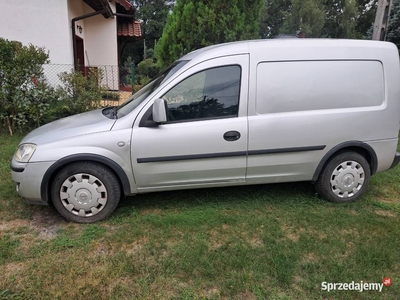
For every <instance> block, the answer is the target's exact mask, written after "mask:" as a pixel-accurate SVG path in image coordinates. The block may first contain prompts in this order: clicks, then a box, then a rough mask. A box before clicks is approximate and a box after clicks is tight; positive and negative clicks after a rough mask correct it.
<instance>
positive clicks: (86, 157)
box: [40, 153, 131, 202]
mask: <svg viewBox="0 0 400 300" xmlns="http://www.w3.org/2000/svg"><path fill="white" fill-rule="evenodd" d="M77 161H93V162H98V163H101V164H103V165H106V166H107V167H109V168H110V169H111V170H113V171H114V172H115V174H116V175H117V176H118V178H119V180H120V182H121V185H122V189H123V193H124V194H125V195H129V194H131V190H130V185H129V179H128V176H127V175H126V173H125V171H124V170H123V169H122V168H121V167H120V166H119V165H118V164H117V163H116V162H114V161H113V160H111V159H109V158H107V157H104V156H101V155H97V154H90V153H83V154H73V155H69V156H66V157H64V158H62V159H60V160H58V161H56V162H55V163H54V164H53V165H51V167H50V168H49V169H48V170H47V171H46V173H45V174H44V176H43V180H42V184H41V186H40V195H41V198H42V200H44V201H46V202H48V201H49V199H50V197H49V183H50V180H51V179H52V177H53V176H54V174H55V173H56V172H57V171H58V170H60V169H61V168H62V167H63V166H65V165H66V164H69V163H73V162H77Z"/></svg>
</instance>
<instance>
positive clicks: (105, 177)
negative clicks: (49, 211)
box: [51, 162, 121, 223]
mask: <svg viewBox="0 0 400 300" xmlns="http://www.w3.org/2000/svg"><path fill="white" fill-rule="evenodd" d="M51 196H52V200H53V203H54V207H55V208H56V209H57V211H58V212H59V213H60V214H61V215H62V216H63V217H64V218H66V219H68V220H70V221H73V222H78V223H92V222H96V221H99V220H102V219H105V218H107V217H108V216H109V215H110V214H111V213H112V212H113V211H114V210H115V208H116V207H117V205H118V202H119V200H120V198H121V189H120V185H119V182H118V179H117V177H116V176H115V175H114V173H113V172H112V171H111V170H110V169H108V168H107V167H104V166H103V165H100V164H96V163H91V162H79V163H73V164H71V165H68V166H66V167H65V168H63V169H62V170H61V171H60V172H59V173H58V174H57V175H56V177H55V178H54V180H53V184H52V189H51Z"/></svg>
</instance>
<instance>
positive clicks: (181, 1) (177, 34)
mask: <svg viewBox="0 0 400 300" xmlns="http://www.w3.org/2000/svg"><path fill="white" fill-rule="evenodd" d="M261 6H262V0H248V1H245V0H232V1H229V2H228V1H224V0H199V1H196V0H178V2H177V3H176V5H175V7H174V10H173V12H172V14H171V15H169V16H168V20H167V24H166V25H165V28H164V31H163V34H162V36H161V39H160V41H159V43H158V44H157V47H156V56H157V58H158V60H159V64H160V65H161V66H166V65H168V64H170V63H171V62H173V61H174V60H176V59H177V58H179V56H181V55H183V54H186V53H188V52H190V51H192V50H195V49H199V48H201V47H204V46H208V45H212V44H217V43H223V42H230V41H237V40H244V39H253V38H257V37H258V36H259V35H258V34H259V25H258V20H259V13H260V9H261Z"/></svg>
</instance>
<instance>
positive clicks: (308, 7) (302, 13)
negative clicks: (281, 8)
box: [281, 0, 325, 37]
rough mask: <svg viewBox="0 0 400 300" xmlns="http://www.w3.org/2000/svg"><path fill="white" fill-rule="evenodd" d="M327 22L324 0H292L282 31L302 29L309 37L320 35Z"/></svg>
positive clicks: (288, 31) (292, 31)
mask: <svg viewBox="0 0 400 300" xmlns="http://www.w3.org/2000/svg"><path fill="white" fill-rule="evenodd" d="M324 24H325V11H324V6H323V3H322V0H292V5H291V10H290V13H289V15H288V17H287V18H286V20H285V21H284V23H283V28H282V30H281V31H282V32H284V33H296V31H298V30H302V31H304V32H305V33H306V35H307V37H320V36H321V33H322V28H323V27H324Z"/></svg>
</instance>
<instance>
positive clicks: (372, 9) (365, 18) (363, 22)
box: [356, 0, 378, 38]
mask: <svg viewBox="0 0 400 300" xmlns="http://www.w3.org/2000/svg"><path fill="white" fill-rule="evenodd" d="M377 3H378V0H372V1H371V0H358V1H357V5H358V12H359V13H358V16H357V24H356V32H358V33H359V34H360V35H361V36H363V37H364V38H365V36H367V34H368V31H369V30H370V28H371V27H372V26H373V24H374V22H375V14H376V7H377ZM371 37H372V32H371Z"/></svg>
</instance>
